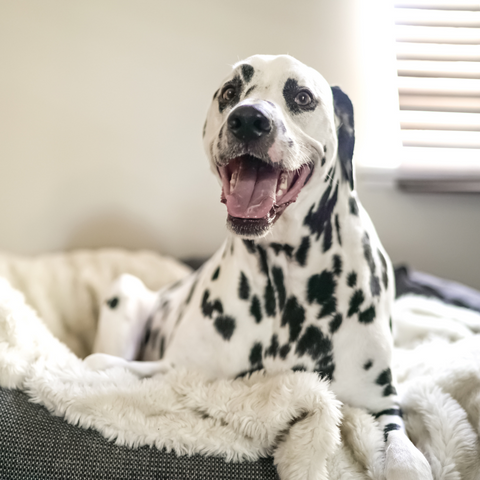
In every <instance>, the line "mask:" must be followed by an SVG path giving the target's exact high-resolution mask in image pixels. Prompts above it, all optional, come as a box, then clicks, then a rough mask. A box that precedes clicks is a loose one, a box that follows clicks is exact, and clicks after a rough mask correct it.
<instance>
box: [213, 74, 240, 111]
mask: <svg viewBox="0 0 480 480" xmlns="http://www.w3.org/2000/svg"><path fill="white" fill-rule="evenodd" d="M229 88H232V89H233V96H232V97H231V98H229V99H228V100H226V99H224V98H223V92H225V91H226V90H227V89H229ZM242 90H243V82H242V79H241V78H240V77H239V76H238V75H237V76H235V77H234V78H232V80H230V81H229V82H227V83H226V84H225V85H224V86H223V88H222V94H220V96H219V97H218V110H219V111H220V113H222V112H223V111H224V110H225V109H226V108H227V107H233V106H234V105H236V104H237V103H238V101H239V100H240V96H241V94H242Z"/></svg>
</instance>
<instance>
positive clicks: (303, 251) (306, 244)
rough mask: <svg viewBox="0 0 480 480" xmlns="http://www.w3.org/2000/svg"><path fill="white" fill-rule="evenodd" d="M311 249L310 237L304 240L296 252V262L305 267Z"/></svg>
mask: <svg viewBox="0 0 480 480" xmlns="http://www.w3.org/2000/svg"><path fill="white" fill-rule="evenodd" d="M309 249H310V237H308V236H306V237H303V238H302V242H301V243H300V246H299V247H298V249H297V251H296V252H295V260H296V261H297V262H298V263H299V264H300V265H301V266H302V267H304V266H305V264H306V262H307V255H308V250H309Z"/></svg>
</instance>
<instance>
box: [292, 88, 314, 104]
mask: <svg viewBox="0 0 480 480" xmlns="http://www.w3.org/2000/svg"><path fill="white" fill-rule="evenodd" d="M295 103H296V104H297V105H300V106H301V107H304V106H306V105H308V104H310V103H312V96H311V95H310V93H308V92H306V91H305V90H304V91H302V92H300V93H298V94H297V96H296V97H295Z"/></svg>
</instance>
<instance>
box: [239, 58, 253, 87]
mask: <svg viewBox="0 0 480 480" xmlns="http://www.w3.org/2000/svg"><path fill="white" fill-rule="evenodd" d="M241 69H242V77H243V79H244V80H245V83H249V82H250V80H251V79H252V77H253V74H254V73H255V69H254V68H253V67H252V66H251V65H248V64H246V63H244V64H243V65H242V66H241Z"/></svg>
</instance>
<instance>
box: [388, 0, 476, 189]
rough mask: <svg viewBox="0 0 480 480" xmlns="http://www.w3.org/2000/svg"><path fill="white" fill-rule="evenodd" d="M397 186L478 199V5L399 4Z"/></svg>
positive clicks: (470, 1) (430, 0) (466, 0)
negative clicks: (399, 162)
mask: <svg viewBox="0 0 480 480" xmlns="http://www.w3.org/2000/svg"><path fill="white" fill-rule="evenodd" d="M395 24H396V25H395V30H396V31H395V35H396V53H397V71H398V85H399V100H400V124H401V136H402V143H403V153H402V167H401V169H400V174H399V185H400V186H401V187H402V188H404V189H407V190H422V191H425V190H431V191H476V192H480V0H411V1H408V0H405V1H400V0H398V1H395Z"/></svg>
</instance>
